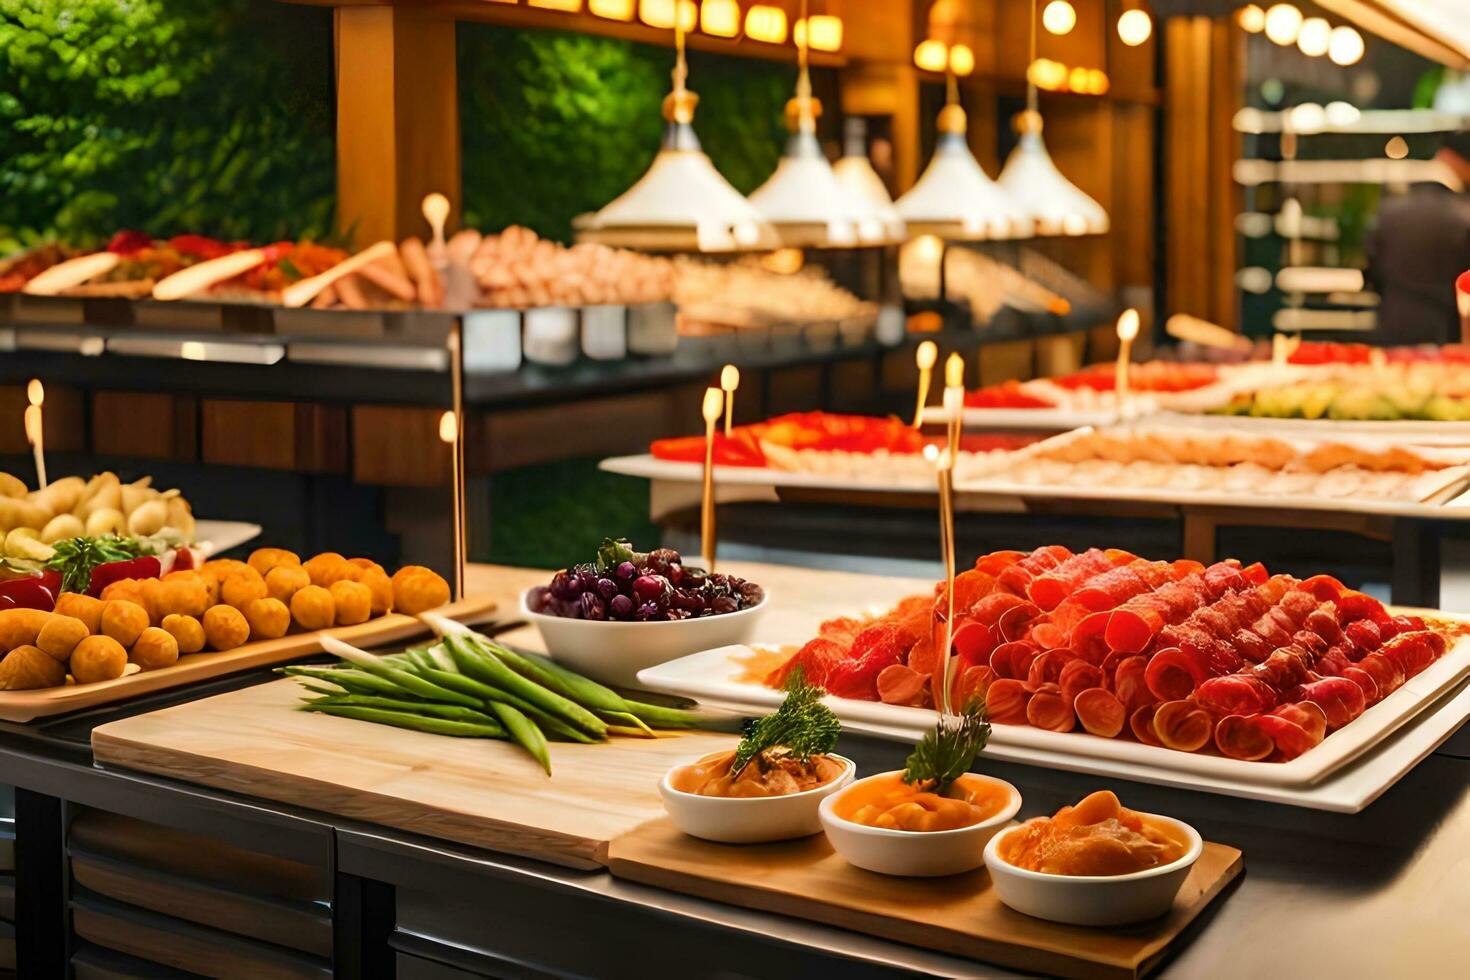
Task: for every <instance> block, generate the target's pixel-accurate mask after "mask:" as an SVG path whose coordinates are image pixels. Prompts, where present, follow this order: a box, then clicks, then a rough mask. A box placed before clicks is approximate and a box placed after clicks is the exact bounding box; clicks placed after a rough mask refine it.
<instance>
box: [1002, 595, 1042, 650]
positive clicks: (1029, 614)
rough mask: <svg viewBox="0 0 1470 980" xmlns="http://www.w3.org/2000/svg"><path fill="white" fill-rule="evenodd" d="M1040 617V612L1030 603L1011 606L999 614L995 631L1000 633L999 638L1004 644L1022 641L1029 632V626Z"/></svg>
mask: <svg viewBox="0 0 1470 980" xmlns="http://www.w3.org/2000/svg"><path fill="white" fill-rule="evenodd" d="M1040 615H1041V610H1040V609H1038V608H1037V607H1036V606H1035V605H1033V604H1032V603H1029V602H1027V603H1023V604H1022V605H1019V606H1012V607H1011V608H1009V609H1007V610H1006V611H1005V612H1003V613H1001V614H1000V618H999V619H998V620H996V623H995V629H996V631H997V632H998V633H1000V638H1001V640H1002V641H1004V642H1006V643H1011V642H1014V641H1016V640H1023V639H1025V638H1026V634H1027V633H1029V632H1030V631H1031V624H1032V623H1034V622H1035V621H1036V618H1037V617H1038V616H1040Z"/></svg>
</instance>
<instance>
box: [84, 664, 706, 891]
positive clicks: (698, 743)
mask: <svg viewBox="0 0 1470 980" xmlns="http://www.w3.org/2000/svg"><path fill="white" fill-rule="evenodd" d="M305 693H306V692H305V691H303V689H302V688H301V687H300V685H299V684H297V683H296V682H294V681H291V680H281V681H275V682H272V683H269V684H261V685H258V686H256V687H251V688H247V689H245V690H241V691H232V692H229V693H227V694H221V695H218V696H216V697H212V698H205V699H203V700H200V701H194V702H191V703H189V704H180V705H176V706H174V707H171V708H164V709H163V710H161V711H154V712H151V713H149V714H145V715H138V716H135V717H133V718H126V719H123V720H121V721H115V722H111V723H109V724H106V725H102V726H100V727H98V728H96V729H93V731H92V752H93V755H94V757H95V758H96V760H97V762H98V763H99V764H101V765H104V766H122V767H125V768H128V769H140V770H143V771H145V772H151V773H157V774H159V775H161V776H167V777H169V778H172V779H179V780H183V781H185V782H192V783H201V784H203V785H206V786H213V787H216V788H218V789H225V790H232V791H234V792H238V793H243V794H245V795H247V796H255V797H262V798H264V799H268V800H276V801H278V802H281V803H289V804H293V805H296V806H301V807H306V808H308V809H312V810H323V811H326V812H328V813H332V814H336V815H338V816H343V817H351V818H353V819H356V820H364V821H368V822H371V823H376V824H381V825H383V826H387V827H393V828H396V829H398V830H404V831H409V832H411V833H416V834H424V835H426V836H429V837H439V838H443V839H445V840H452V841H456V842H458V843H461V844H470V845H473V846H476V847H484V848H488V849H490V850H494V851H504V852H506V853H509V854H519V855H523V856H526V857H533V858H539V859H541V860H544V861H551V862H554V863H556V864H562V865H566V866H568V867H573V868H600V867H602V866H603V865H604V864H605V863H606V861H607V849H608V844H609V842H611V841H612V840H613V839H614V838H616V837H618V836H620V835H622V834H626V833H628V832H629V831H631V830H633V829H634V828H636V827H638V826H640V825H641V824H644V823H646V822H648V821H649V820H653V819H655V818H657V817H660V816H662V815H663V812H664V808H663V803H662V802H661V801H660V800H659V796H658V782H659V780H660V779H661V778H662V777H663V774H664V773H665V772H666V771H668V769H669V768H670V767H671V766H673V765H675V764H678V763H684V762H689V761H692V760H694V759H696V758H698V757H700V756H702V755H705V754H707V753H710V752H713V751H716V750H719V749H722V748H728V747H730V746H731V745H732V744H734V741H735V737H734V736H733V735H719V734H714V733H704V732H701V733H689V734H682V735H679V736H677V737H673V738H658V739H634V738H619V739H614V740H612V741H610V742H605V743H601V744H596V745H579V744H565V743H553V744H552V746H551V765H552V773H553V774H552V775H551V776H550V777H548V776H547V775H546V774H545V773H544V772H542V771H541V769H540V767H539V766H537V765H536V763H535V762H533V761H532V760H531V758H530V757H529V756H528V755H526V753H525V752H524V751H522V750H521V749H519V748H518V747H516V746H514V745H510V744H508V743H505V742H498V741H492V740H488V739H457V738H448V737H445V736H442V735H429V734H425V733H422V732H411V731H404V730H402V729H398V728H389V727H387V726H384V725H374V724H371V723H369V722H362V721H355V720H353V719H350V718H333V717H330V716H325V715H319V714H312V713H309V712H305V711H296V710H293V708H294V707H295V706H296V705H297V704H299V703H300V698H301V696H302V695H303V694H305Z"/></svg>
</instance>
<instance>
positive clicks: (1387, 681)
mask: <svg viewBox="0 0 1470 980" xmlns="http://www.w3.org/2000/svg"><path fill="white" fill-rule="evenodd" d="M1358 668H1359V669H1360V670H1362V671H1364V672H1366V673H1367V674H1368V675H1369V676H1370V677H1372V678H1373V683H1374V684H1376V685H1377V686H1378V700H1379V701H1382V700H1383V699H1384V698H1386V697H1388V696H1389V695H1390V694H1392V693H1393V692H1394V691H1397V690H1398V689H1399V688H1401V687H1403V686H1404V669H1403V668H1402V667H1400V666H1399V665H1398V661H1396V660H1392V659H1390V658H1388V657H1385V656H1384V655H1383V654H1381V653H1370V654H1368V656H1366V657H1364V658H1363V659H1362V660H1359V661H1358Z"/></svg>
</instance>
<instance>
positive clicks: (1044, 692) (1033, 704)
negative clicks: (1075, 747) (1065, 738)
mask: <svg viewBox="0 0 1470 980" xmlns="http://www.w3.org/2000/svg"><path fill="white" fill-rule="evenodd" d="M1026 720H1027V721H1028V722H1030V723H1031V725H1032V727H1034V728H1045V729H1046V730H1047V731H1052V732H1070V731H1071V730H1072V729H1074V728H1076V727H1077V715H1076V713H1075V712H1074V711H1073V710H1072V706H1071V705H1070V704H1068V703H1067V700H1066V699H1065V698H1063V697H1062V690H1061V688H1059V687H1058V686H1057V685H1055V684H1044V685H1042V686H1041V687H1040V688H1039V689H1038V690H1037V691H1036V693H1034V694H1032V695H1031V700H1030V701H1028V702H1026Z"/></svg>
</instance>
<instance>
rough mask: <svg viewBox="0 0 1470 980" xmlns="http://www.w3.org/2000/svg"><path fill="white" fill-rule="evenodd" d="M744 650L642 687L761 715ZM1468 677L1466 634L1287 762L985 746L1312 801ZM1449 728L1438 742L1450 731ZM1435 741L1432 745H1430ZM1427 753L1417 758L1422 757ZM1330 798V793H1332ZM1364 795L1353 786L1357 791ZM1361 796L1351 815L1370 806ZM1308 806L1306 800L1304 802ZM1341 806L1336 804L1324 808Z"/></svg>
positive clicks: (1037, 737)
mask: <svg viewBox="0 0 1470 980" xmlns="http://www.w3.org/2000/svg"><path fill="white" fill-rule="evenodd" d="M748 649H749V648H744V647H723V648H720V649H716V650H706V651H704V652H702V653H697V654H694V655H692V656H689V657H685V658H683V659H681V660H676V661H671V662H670V663H666V664H663V665H661V666H658V667H652V668H649V669H648V670H644V671H642V672H640V673H639V675H638V680H639V683H640V684H642V685H643V686H645V687H649V688H652V689H654V690H658V691H664V692H667V693H671V694H679V695H683V696H686V697H693V698H696V699H698V700H700V701H704V702H707V703H711V704H717V705H718V706H720V707H725V708H730V709H734V710H742V711H755V712H765V711H769V710H771V709H773V708H775V707H776V706H777V705H779V704H780V702H781V699H782V697H783V696H784V695H783V693H782V692H781V691H776V690H772V689H771V688H767V687H764V686H762V685H759V684H751V683H742V682H740V681H739V680H738V679H737V678H738V676H739V674H740V673H741V672H742V670H743V667H742V665H741V664H740V663H738V662H736V661H735V660H734V659H733V658H734V657H735V656H739V655H741V653H742V651H746V650H748ZM1467 676H1470V638H1462V639H1461V640H1460V642H1458V643H1457V644H1456V645H1455V646H1454V648H1452V649H1451V650H1450V651H1448V652H1447V653H1446V654H1445V655H1444V656H1443V657H1441V658H1440V659H1439V660H1438V661H1436V662H1435V663H1434V664H1432V665H1430V667H1429V668H1427V669H1426V670H1424V671H1423V672H1421V673H1420V674H1418V675H1416V676H1415V677H1412V678H1410V679H1409V681H1408V682H1407V683H1405V684H1404V686H1403V687H1401V688H1399V690H1397V691H1395V692H1394V693H1393V694H1391V695H1389V696H1388V697H1387V698H1384V699H1383V700H1382V701H1380V702H1379V703H1378V704H1376V705H1373V706H1372V707H1371V708H1369V709H1368V710H1366V711H1365V712H1363V714H1362V715H1360V716H1359V717H1358V718H1356V719H1354V720H1353V722H1352V723H1351V724H1349V725H1347V726H1345V727H1343V728H1342V729H1341V730H1339V731H1337V732H1333V733H1332V734H1331V735H1329V736H1328V737H1327V738H1326V739H1324V740H1323V741H1322V743H1321V744H1320V745H1318V746H1316V747H1315V748H1313V749H1311V750H1310V751H1308V752H1305V753H1303V754H1302V755H1300V756H1298V757H1297V758H1296V759H1293V760H1291V761H1290V762H1283V763H1265V762H1245V761H1242V760H1239V759H1228V758H1224V757H1222V756H1215V755H1204V754H1200V753H1194V752H1179V751H1175V750H1173V749H1166V748H1162V747H1158V746H1152V745H1144V744H1142V743H1140V742H1134V741H1131V740H1127V739H1116V738H1102V737H1100V736H1096V735H1091V734H1088V733H1086V732H1082V731H1074V732H1052V731H1047V730H1045V729H1039V728H1033V727H1031V726H1029V725H996V726H994V727H993V728H992V730H991V736H990V743H989V745H988V746H987V747H986V752H987V753H989V754H990V755H991V756H993V757H995V758H998V759H1001V760H1003V761H1014V762H1024V763H1029V764H1034V765H1041V766H1046V767H1048V768H1059V769H1069V770H1073V771H1077V772H1090V773H1097V774H1099V775H1119V776H1125V777H1127V778H1131V779H1137V780H1139V781H1141V782H1151V783H1160V784H1163V785H1175V786H1187V787H1195V788H1200V789H1207V790H1210V791H1212V792H1221V793H1226V794H1228V795H1233V796H1246V797H1250V798H1255V799H1271V800H1276V801H1278V802H1295V801H1296V800H1298V799H1301V798H1303V797H1304V796H1305V797H1306V798H1311V797H1312V795H1313V794H1314V793H1315V792H1316V790H1317V788H1318V787H1320V786H1322V785H1324V784H1326V783H1328V782H1330V781H1333V780H1335V779H1336V778H1337V777H1338V776H1339V774H1341V773H1342V772H1344V771H1345V770H1347V769H1348V768H1349V767H1351V766H1353V764H1354V763H1356V762H1358V761H1359V760H1361V759H1363V758H1364V757H1366V756H1371V755H1373V754H1375V753H1376V751H1377V750H1378V749H1379V748H1380V746H1381V745H1383V744H1384V743H1385V742H1386V740H1388V739H1389V738H1390V737H1392V736H1393V735H1394V734H1395V733H1396V732H1397V731H1398V730H1399V729H1401V728H1403V727H1404V726H1406V725H1408V724H1409V723H1410V722H1412V721H1414V720H1415V718H1416V716H1418V715H1419V714H1420V713H1421V712H1423V711H1425V710H1426V709H1427V708H1429V707H1430V706H1431V705H1434V704H1435V703H1436V702H1439V701H1441V700H1443V699H1444V697H1445V695H1446V694H1448V693H1450V692H1452V691H1455V690H1457V689H1459V688H1460V687H1463V686H1464V681H1465V679H1466V677H1467ZM1460 700H1463V702H1464V703H1463V704H1462V705H1461V707H1460V708H1459V716H1458V718H1457V719H1456V720H1457V721H1458V720H1463V719H1464V718H1465V717H1466V715H1467V714H1470V693H1466V694H1464V695H1463V697H1462V698H1461V699H1460ZM827 703H828V704H829V705H831V707H832V709H833V711H835V712H836V714H837V716H838V717H839V718H841V719H842V722H843V724H844V726H846V727H847V728H850V729H852V730H853V731H861V732H864V733H866V734H871V735H877V736H879V737H882V738H892V739H895V740H899V741H917V740H918V739H919V738H920V737H922V736H923V734H924V733H925V732H926V731H928V730H929V729H930V728H932V727H933V725H934V712H933V711H931V710H929V709H926V708H909V707H903V706H899V705H889V704H882V703H881V702H874V701H852V700H847V699H844V698H832V697H829V698H827ZM1452 730H1453V729H1452V728H1447V729H1445V730H1444V731H1443V732H1442V733H1441V734H1440V736H1439V738H1438V739H1436V740H1435V742H1434V744H1438V741H1440V740H1442V739H1443V738H1445V737H1448V735H1449V734H1450V732H1451V731H1452ZM1432 747H1433V746H1432V745H1431V746H1430V747H1429V748H1430V749H1432ZM1428 751H1429V749H1426V750H1425V752H1424V753H1423V754H1427V752H1428ZM1423 754H1421V755H1419V756H1417V757H1415V758H1414V759H1413V760H1412V761H1411V762H1410V763H1409V765H1407V766H1405V767H1404V768H1403V769H1402V770H1400V771H1398V772H1395V773H1393V774H1392V776H1391V778H1390V779H1389V780H1388V782H1387V783H1384V784H1382V785H1379V786H1377V787H1376V790H1375V791H1374V792H1372V796H1370V797H1368V799H1371V798H1372V797H1374V796H1377V794H1378V793H1380V792H1382V790H1383V789H1385V788H1386V787H1387V786H1388V785H1391V784H1392V782H1393V781H1394V780H1397V779H1398V777H1399V776H1401V775H1403V773H1404V772H1407V771H1408V769H1409V768H1412V766H1413V763H1415V762H1417V761H1418V759H1419V758H1422V757H1423ZM1330 795H1332V794H1329V796H1330ZM1360 795H1362V793H1361V792H1358V791H1355V793H1354V796H1355V797H1356V796H1360ZM1366 802H1367V801H1366V800H1364V801H1363V802H1362V803H1361V804H1359V805H1358V806H1357V807H1356V808H1349V809H1348V812H1355V810H1356V809H1361V807H1362V806H1363V805H1366ZM1300 805H1311V804H1309V803H1308V804H1300ZM1324 808H1325V809H1342V808H1343V806H1342V805H1338V806H1330V807H1324Z"/></svg>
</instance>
